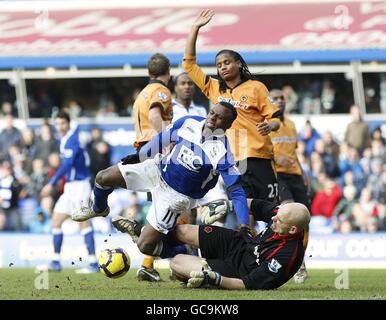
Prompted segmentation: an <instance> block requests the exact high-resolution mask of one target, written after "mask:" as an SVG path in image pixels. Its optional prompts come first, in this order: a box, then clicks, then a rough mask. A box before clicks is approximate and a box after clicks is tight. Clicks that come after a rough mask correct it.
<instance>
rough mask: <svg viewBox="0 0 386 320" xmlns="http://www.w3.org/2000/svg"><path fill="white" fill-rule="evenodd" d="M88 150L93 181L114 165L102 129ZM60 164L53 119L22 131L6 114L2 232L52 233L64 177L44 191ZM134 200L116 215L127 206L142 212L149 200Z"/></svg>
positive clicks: (1, 146) (0, 155)
mask: <svg viewBox="0 0 386 320" xmlns="http://www.w3.org/2000/svg"><path fill="white" fill-rule="evenodd" d="M86 150H87V152H88V154H89V158H90V170H91V175H92V178H91V179H90V183H92V181H94V178H95V175H96V173H97V172H98V171H99V170H101V169H104V168H106V167H108V166H109V165H110V164H111V163H110V156H111V146H110V145H109V144H108V143H107V142H106V141H105V140H104V139H103V136H102V132H101V130H100V129H99V128H93V129H92V130H91V139H90V141H89V142H88V143H87V146H86ZM59 166H60V154H59V140H58V139H57V137H56V135H55V132H54V129H53V127H52V126H51V125H50V123H49V122H44V123H43V124H42V125H40V126H37V127H35V128H32V127H26V128H24V129H22V130H20V129H18V128H16V127H15V125H14V117H13V115H12V114H6V115H5V116H4V120H3V128H2V129H1V130H0V231H29V232H35V233H47V232H51V221H50V216H51V213H52V209H53V206H54V204H55V201H56V200H57V199H58V198H59V196H60V194H61V193H62V191H63V187H64V183H65V181H64V178H63V179H62V180H61V181H60V183H58V185H57V187H56V188H55V189H54V192H53V193H52V194H51V195H50V196H49V197H44V198H41V196H40V190H41V189H42V187H43V186H44V185H45V184H46V183H47V182H48V181H49V180H50V179H51V177H52V176H53V175H54V174H55V172H56V170H57V169H58V168H59ZM131 200H133V202H134V203H135V205H130V203H126V204H125V205H126V207H125V208H123V207H122V206H121V209H120V210H119V212H116V214H121V213H122V212H123V211H124V209H127V210H131V214H138V215H142V212H141V210H142V206H141V204H142V203H144V202H145V201H144V200H142V199H138V200H137V197H135V195H134V196H132V199H131ZM115 201H120V200H119V199H116V200H115ZM121 202H122V201H121ZM134 209H135V211H133V210H134ZM100 227H101V228H100V229H103V230H106V228H105V227H104V226H100ZM70 228H71V227H70ZM106 231H108V230H106Z"/></svg>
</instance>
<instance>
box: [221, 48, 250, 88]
mask: <svg viewBox="0 0 386 320" xmlns="http://www.w3.org/2000/svg"><path fill="white" fill-rule="evenodd" d="M224 53H225V54H229V55H230V56H232V57H233V59H235V61H240V62H241V67H240V69H239V70H240V78H241V80H242V81H245V80H253V79H254V77H253V75H252V73H251V72H250V71H249V69H248V65H247V64H246V63H245V61H244V59H243V57H242V56H241V55H240V54H239V53H238V52H236V51H233V50H229V49H223V50H221V51H219V52H218V53H217V54H216V58H217V57H218V56H219V55H220V54H224ZM217 76H218V77H219V84H220V92H225V91H226V90H227V85H226V82H225V80H224V79H222V78H221V77H220V74H219V72H218V71H217Z"/></svg>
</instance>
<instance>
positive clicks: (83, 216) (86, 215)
mask: <svg viewBox="0 0 386 320" xmlns="http://www.w3.org/2000/svg"><path fill="white" fill-rule="evenodd" d="M95 188H96V187H94V190H95ZM113 190H114V189H113V188H112V190H111V192H112V191H113ZM111 192H110V193H111ZM94 198H95V192H94V191H93V193H92V194H91V195H90V198H89V201H88V204H87V206H81V208H80V209H79V210H78V211H76V212H74V213H73V214H72V215H71V219H72V220H74V221H78V222H82V221H87V220H88V219H91V218H95V217H107V216H108V215H109V213H110V208H109V207H108V206H107V207H106V208H105V209H103V210H101V211H99V210H98V209H96V208H95V205H94Z"/></svg>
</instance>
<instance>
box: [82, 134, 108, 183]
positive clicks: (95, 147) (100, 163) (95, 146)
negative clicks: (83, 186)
mask: <svg viewBox="0 0 386 320" xmlns="http://www.w3.org/2000/svg"><path fill="white" fill-rule="evenodd" d="M86 150H87V152H88V155H89V157H90V171H91V181H94V180H95V176H96V174H97V173H98V171H100V170H103V169H106V168H108V167H109V166H110V164H111V163H110V160H111V147H110V145H109V144H108V143H107V142H106V141H105V140H104V139H103V136H102V131H101V130H100V129H99V128H92V129H91V141H90V142H89V143H88V144H87V146H86Z"/></svg>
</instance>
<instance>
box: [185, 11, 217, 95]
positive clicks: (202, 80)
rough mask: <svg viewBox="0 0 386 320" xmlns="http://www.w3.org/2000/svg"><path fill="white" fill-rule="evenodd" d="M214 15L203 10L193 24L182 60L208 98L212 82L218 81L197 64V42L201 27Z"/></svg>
mask: <svg viewBox="0 0 386 320" xmlns="http://www.w3.org/2000/svg"><path fill="white" fill-rule="evenodd" d="M213 15H214V12H213V11H211V10H202V11H201V12H200V14H199V16H198V17H197V18H196V20H195V21H194V23H193V24H192V27H191V29H190V33H189V35H188V38H187V41H186V46H185V54H184V58H183V62H182V67H183V69H184V70H185V71H186V72H187V73H188V74H189V77H190V78H191V79H192V80H193V82H194V83H195V84H196V85H197V86H198V87H199V88H200V89H201V91H202V92H203V93H204V94H205V95H206V96H207V97H208V98H210V86H211V82H212V81H216V82H217V80H215V79H211V78H210V77H209V76H207V75H206V74H205V73H204V72H203V71H202V70H201V68H200V67H199V66H198V65H197V63H196V42H197V36H198V32H199V30H200V28H201V27H202V26H204V25H206V24H207V23H208V22H209V21H210V20H211V19H212V17H213Z"/></svg>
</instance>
